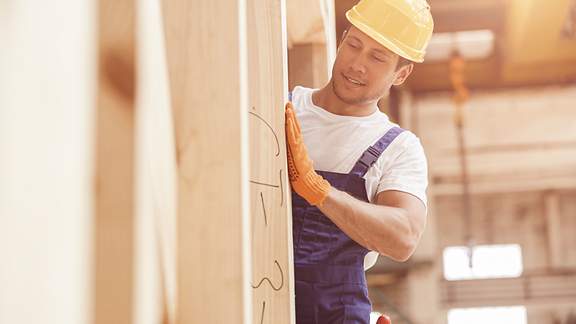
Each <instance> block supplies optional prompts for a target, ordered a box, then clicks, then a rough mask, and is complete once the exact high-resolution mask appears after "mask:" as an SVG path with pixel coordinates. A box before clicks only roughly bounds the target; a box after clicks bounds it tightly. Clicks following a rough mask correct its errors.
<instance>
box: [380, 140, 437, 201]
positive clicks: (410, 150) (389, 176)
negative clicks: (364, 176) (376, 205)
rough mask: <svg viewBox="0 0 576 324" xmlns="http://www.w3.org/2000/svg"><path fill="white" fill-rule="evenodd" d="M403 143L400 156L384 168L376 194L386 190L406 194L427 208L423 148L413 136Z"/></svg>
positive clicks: (426, 180)
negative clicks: (415, 198)
mask: <svg viewBox="0 0 576 324" xmlns="http://www.w3.org/2000/svg"><path fill="white" fill-rule="evenodd" d="M410 135H411V136H410V137H409V139H408V140H407V141H406V142H405V143H403V144H404V145H403V148H402V150H401V152H400V154H399V155H398V156H397V157H396V158H395V159H394V160H393V161H392V162H391V163H390V164H389V165H388V166H387V167H386V170H384V172H383V173H382V174H383V175H382V177H381V178H380V181H379V183H378V189H377V190H376V194H379V193H380V192H382V191H386V190H398V191H403V192H407V193H409V194H411V195H414V196H416V197H417V198H419V199H420V200H421V201H422V202H423V203H424V205H425V206H426V207H427V206H428V201H427V198H426V188H427V187H428V163H427V161H426V155H425V154H424V148H423V147H422V144H421V143H420V140H419V139H418V137H416V136H415V135H413V134H410Z"/></svg>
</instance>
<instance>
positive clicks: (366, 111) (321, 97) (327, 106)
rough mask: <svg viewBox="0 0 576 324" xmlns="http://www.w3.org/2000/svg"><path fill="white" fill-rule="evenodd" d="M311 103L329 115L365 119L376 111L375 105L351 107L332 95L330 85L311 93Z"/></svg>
mask: <svg viewBox="0 0 576 324" xmlns="http://www.w3.org/2000/svg"><path fill="white" fill-rule="evenodd" d="M312 103H313V104H314V105H316V106H318V107H320V108H322V109H324V110H326V111H328V112H330V113H333V114H335V115H341V116H353V117H365V116H369V115H371V114H373V113H374V112H375V111H376V110H378V106H377V105H376V103H373V104H372V103H369V104H365V105H353V104H352V105H351V104H348V103H346V102H344V101H342V100H341V99H340V98H338V96H337V95H336V94H335V93H334V91H333V89H332V84H331V83H328V84H327V85H325V86H324V87H323V88H320V89H318V90H316V91H314V92H313V93H312Z"/></svg>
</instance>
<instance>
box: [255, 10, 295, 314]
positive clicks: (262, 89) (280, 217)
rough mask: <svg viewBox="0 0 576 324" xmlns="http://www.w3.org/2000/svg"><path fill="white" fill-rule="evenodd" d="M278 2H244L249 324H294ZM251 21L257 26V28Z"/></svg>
mask: <svg viewBox="0 0 576 324" xmlns="http://www.w3.org/2000/svg"><path fill="white" fill-rule="evenodd" d="M284 5H285V4H284V1H272V2H271V1H265V0H250V1H248V16H247V17H248V22H249V24H248V33H247V34H248V49H249V51H248V57H249V65H248V66H249V85H250V86H249V87H250V109H249V111H247V113H248V116H249V126H250V161H251V162H250V166H251V168H250V197H251V198H250V202H251V205H250V207H251V216H252V218H251V220H252V257H253V259H252V287H253V289H254V290H253V313H254V321H253V323H259V324H261V323H275V324H283V323H294V320H295V319H294V284H293V280H294V279H293V278H294V274H293V257H292V216H291V215H292V213H291V202H290V197H291V195H290V186H289V182H288V177H287V169H286V144H285V136H284V103H285V102H286V101H287V86H288V85H287V68H286V60H287V58H286V36H285V33H286V26H285V8H284ZM254 22H258V23H257V24H256V23H254Z"/></svg>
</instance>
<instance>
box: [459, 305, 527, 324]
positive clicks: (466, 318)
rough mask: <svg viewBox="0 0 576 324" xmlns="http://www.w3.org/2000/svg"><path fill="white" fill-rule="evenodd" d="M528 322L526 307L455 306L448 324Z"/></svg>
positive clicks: (513, 323) (516, 323) (517, 323)
mask: <svg viewBox="0 0 576 324" xmlns="http://www.w3.org/2000/svg"><path fill="white" fill-rule="evenodd" d="M486 323H490V324H526V323H527V321H526V307H524V306H511V307H482V308H453V309H451V310H449V311H448V324H486Z"/></svg>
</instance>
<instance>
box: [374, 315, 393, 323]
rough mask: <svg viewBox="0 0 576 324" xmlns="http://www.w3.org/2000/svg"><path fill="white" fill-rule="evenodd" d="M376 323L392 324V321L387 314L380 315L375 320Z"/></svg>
mask: <svg viewBox="0 0 576 324" xmlns="http://www.w3.org/2000/svg"><path fill="white" fill-rule="evenodd" d="M376 324H392V321H391V320H390V317H388V315H380V317H378V320H377V321H376Z"/></svg>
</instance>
